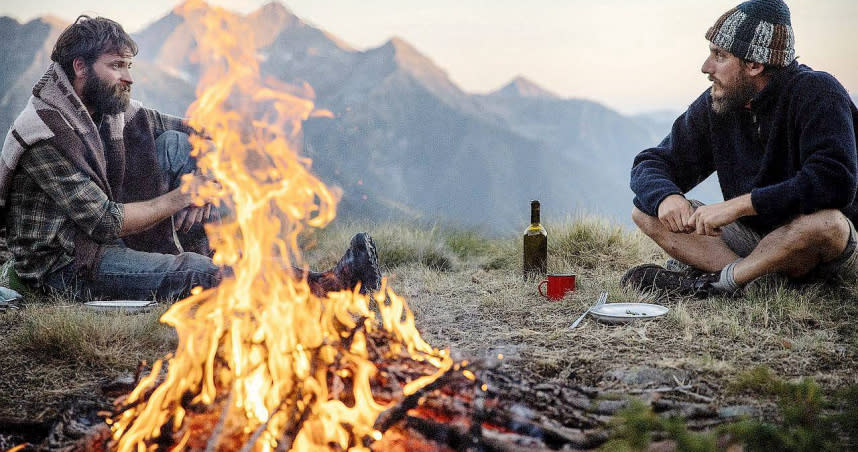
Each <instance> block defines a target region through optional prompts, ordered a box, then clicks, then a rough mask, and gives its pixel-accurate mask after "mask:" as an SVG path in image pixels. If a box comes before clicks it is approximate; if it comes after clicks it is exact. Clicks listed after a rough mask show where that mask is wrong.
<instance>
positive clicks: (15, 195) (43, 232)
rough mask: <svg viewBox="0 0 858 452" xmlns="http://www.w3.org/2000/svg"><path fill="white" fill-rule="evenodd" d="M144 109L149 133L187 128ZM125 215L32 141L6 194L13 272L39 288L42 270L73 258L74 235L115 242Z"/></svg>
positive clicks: (51, 152) (70, 166)
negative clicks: (85, 235)
mask: <svg viewBox="0 0 858 452" xmlns="http://www.w3.org/2000/svg"><path fill="white" fill-rule="evenodd" d="M143 112H144V113H145V114H146V115H147V116H148V119H149V124H150V130H151V132H152V135H153V137H158V136H159V135H161V134H162V133H163V132H164V131H166V130H179V131H182V132H189V131H190V129H189V128H188V126H187V125H186V124H185V123H184V122H183V121H182V119H181V118H178V117H175V116H170V115H166V114H162V113H159V112H157V111H155V110H151V109H147V108H144V109H143ZM129 151H133V150H129ZM124 217H125V207H124V205H123V204H121V203H118V202H114V201H112V200H110V199H108V197H107V194H105V193H104V192H103V191H102V190H101V189H100V188H99V187H98V185H96V184H95V182H93V181H92V180H91V179H90V178H89V177H88V176H86V175H85V174H83V173H82V172H80V171H79V170H78V169H77V167H76V166H75V165H74V164H73V163H72V162H70V161H69V160H68V159H67V158H65V156H63V154H62V153H61V152H60V151H59V150H57V149H55V148H54V147H53V146H52V145H49V144H47V143H45V142H42V143H37V144H36V145H34V146H33V147H31V148H30V149H28V150H27V151H26V152H25V153H24V155H22V156H21V160H20V161H19V162H18V166H17V167H16V169H15V174H14V176H13V179H12V187H11V190H10V193H9V212H8V216H7V218H6V231H7V240H8V246H9V251H11V252H12V254H13V255H14V256H15V271H16V272H17V273H18V275H19V276H20V277H21V278H22V279H23V280H24V281H26V282H27V283H29V284H32V285H33V286H36V287H38V286H39V282H40V280H41V279H42V277H43V276H44V275H46V274H48V273H52V272H54V271H57V270H59V269H61V268H63V267H65V266H66V265H69V264H71V263H72V262H73V261H74V237H75V234H77V233H79V232H80V233H84V234H87V235H88V236H89V237H90V238H92V239H93V240H94V241H95V242H97V243H111V242H114V241H116V240H117V239H118V238H119V231H120V230H121V229H122V224H123V220H124Z"/></svg>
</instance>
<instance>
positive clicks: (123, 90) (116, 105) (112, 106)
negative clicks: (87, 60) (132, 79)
mask: <svg viewBox="0 0 858 452" xmlns="http://www.w3.org/2000/svg"><path fill="white" fill-rule="evenodd" d="M82 94H83V96H82V97H83V99H81V100H83V103H84V104H85V105H86V106H88V107H90V108H92V109H93V110H94V111H95V113H96V114H97V115H115V114H117V113H121V112H123V111H125V109H126V108H128V103H129V102H131V87H130V86H128V85H125V84H124V83H122V82H116V84H115V85H111V84H110V82H108V81H106V80H102V79H101V77H99V76H98V75H96V74H95V71H93V70H90V71H89V75H88V76H87V78H86V81H85V82H84V84H83V93H82Z"/></svg>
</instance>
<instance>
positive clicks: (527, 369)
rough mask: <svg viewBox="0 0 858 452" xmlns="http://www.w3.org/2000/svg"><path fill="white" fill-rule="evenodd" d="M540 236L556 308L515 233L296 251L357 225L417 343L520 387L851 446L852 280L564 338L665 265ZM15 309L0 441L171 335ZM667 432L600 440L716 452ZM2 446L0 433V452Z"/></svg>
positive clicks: (47, 304) (80, 312)
mask: <svg viewBox="0 0 858 452" xmlns="http://www.w3.org/2000/svg"><path fill="white" fill-rule="evenodd" d="M546 228H547V229H548V232H549V253H550V259H549V270H550V271H556V272H575V273H577V275H578V289H577V290H576V291H575V292H574V293H573V294H571V295H569V296H567V298H565V299H564V300H561V301H559V302H551V301H548V300H546V299H544V298H542V297H541V296H540V295H539V294H538V293H537V290H536V286H537V283H538V281H535V280H527V281H525V280H523V279H522V277H521V263H520V256H521V239H520V237H519V236H517V235H515V236H509V237H502V238H487V237H485V236H483V235H481V234H479V233H476V232H473V231H469V230H462V229H448V228H445V227H441V226H434V227H433V226H431V225H430V226H425V225H402V224H380V225H374V226H367V225H353V224H346V225H334V226H332V227H330V228H328V229H326V230H323V231H316V232H315V233H313V234H308V235H307V236H306V238H305V247H306V248H307V260H308V262H309V263H310V264H311V266H312V267H314V268H326V267H329V266H331V265H333V264H334V263H335V262H336V259H337V258H338V257H339V256H340V255H341V254H342V252H343V250H344V248H345V244H346V243H347V240H348V238H349V236H350V235H351V234H352V233H354V232H357V231H358V230H368V231H369V232H370V233H371V234H372V235H373V237H374V238H375V241H376V244H377V245H378V248H379V255H380V259H381V261H382V263H383V267H384V268H383V270H384V273H385V275H386V276H387V277H388V278H389V282H390V285H391V286H392V287H393V288H394V290H395V291H396V292H397V293H398V294H400V295H402V296H404V297H405V298H406V299H407V300H408V303H409V304H410V306H411V308H412V309H413V311H414V313H415V316H416V319H417V324H418V327H419V328H420V330H421V331H422V333H423V337H424V339H426V340H427V341H428V342H429V343H430V344H432V345H434V346H439V347H449V348H451V349H452V351H453V352H454V356H459V357H462V358H465V357H467V358H470V359H475V358H476V359H479V358H487V357H491V356H495V355H497V354H498V353H502V354H503V355H504V356H505V359H504V360H503V363H502V365H501V367H500V369H498V371H499V372H502V373H504V374H505V375H508V376H510V377H511V378H513V379H516V380H518V381H522V382H531V383H532V382H540V383H545V384H549V385H553V386H556V387H564V386H570V387H571V386H575V387H587V388H595V389H594V390H599V391H608V392H611V393H614V394H616V393H622V394H631V395H633V396H634V397H644V396H647V395H648V394H649V395H652V393H653V392H658V390H659V389H658V388H664V387H668V388H673V389H670V390H671V391H680V392H682V391H684V393H687V394H685V396H687V397H689V398H690V400H694V401H696V402H699V403H703V404H704V405H707V406H710V407H715V408H716V409H721V410H723V411H724V412H725V413H726V412H727V411H728V410H733V411H731V412H736V413H744V414H748V415H750V418H749V420H747V421H745V422H741V423H733V424H732V427H730V428H732V429H733V430H731V435H732V437H735V438H743V439H744V440H745V441H750V440H749V439H748V438H758V439H760V438H762V439H760V441H762V440H766V441H769V442H764V443H761V444H762V446H758V447H759V448H765V447H770V446H777V447H783V448H786V449H792V450H811V449H812V450H818V449H820V448H822V449H825V448H828V449H832V450H836V449H839V448H844V447H847V446H848V445H849V444H852V445H854V442H853V443H849V442H848V441H850V436H849V432H850V431H851V432H852V433H851V435H852V436H851V438H852V440H851V441H855V438H856V436H855V425H854V424H855V423H854V421H852V423H851V424H850V423H849V422H847V421H844V420H843V419H844V418H843V417H842V416H844V413H847V414H848V413H851V412H854V411H855V409H856V408H855V406H856V405H855V403H851V404H850V403H846V402H843V400H853V399H855V398H858V391H855V387H856V386H855V385H856V383H858V372H856V370H858V365H856V364H858V329H856V328H855V322H856V320H858V305H856V303H855V301H854V300H855V296H856V294H858V285H845V286H842V287H835V288H830V287H818V286H814V287H805V288H802V289H795V288H790V287H784V286H778V285H773V284H769V283H765V282H762V283H758V284H755V285H754V286H753V287H751V288H750V289H749V291H748V294H747V295H746V297H744V298H739V299H722V298H714V299H709V300H692V299H683V298H670V299H662V300H658V302H659V303H661V304H664V305H666V306H668V307H669V308H670V312H669V313H668V314H667V316H665V317H664V318H662V319H659V320H653V321H644V322H640V323H631V324H626V325H607V324H602V323H599V322H596V321H594V320H593V319H591V318H588V319H586V320H584V322H582V323H581V325H579V326H578V327H577V328H576V329H574V330H569V329H568V326H569V325H570V324H571V323H572V321H573V320H574V319H575V318H577V317H578V316H579V315H580V314H581V313H583V312H584V311H585V310H586V309H587V308H588V307H589V306H590V305H592V304H593V303H594V302H595V300H596V297H597V296H598V294H599V292H601V291H608V292H609V293H610V296H609V300H608V301H609V302H618V301H638V300H644V301H654V300H653V298H651V297H650V296H647V295H646V294H638V293H633V292H628V291H624V290H623V289H621V288H620V287H619V279H620V277H621V276H622V274H623V272H624V271H625V269H626V268H628V267H630V266H632V265H635V264H638V263H643V262H663V260H664V258H665V256H664V255H663V254H662V253H661V252H660V250H658V249H657V248H656V247H655V246H654V244H653V243H652V242H650V241H649V240H648V239H646V238H644V237H643V236H641V235H640V234H639V233H637V232H632V231H629V230H626V229H623V228H622V227H619V226H615V225H612V224H609V223H606V222H603V221H600V220H597V219H593V218H575V219H568V220H566V221H564V222H562V223H559V224H547V225H546ZM27 301H28V303H27V304H25V305H24V306H23V307H22V308H21V309H18V310H7V311H5V312H0V328H2V329H3V331H4V334H3V335H0V368H2V369H5V371H4V372H2V374H0V433H9V432H8V430H7V431H5V432H4V431H3V430H2V428H3V423H4V422H7V424H8V420H10V419H19V420H26V421H28V422H30V421H32V422H37V421H43V422H45V423H46V424H49V423H51V422H53V421H54V420H56V419H57V418H58V417H59V416H61V415H62V413H63V412H64V411H63V410H64V409H65V408H66V407H67V406H68V405H69V404H70V403H76V404H81V403H89V404H91V405H92V406H103V407H108V406H109V400H110V398H109V397H108V395H106V394H105V393H104V392H103V387H104V385H105V384H106V383H108V382H112V381H114V380H116V379H117V378H118V377H120V376H123V375H125V376H128V375H132V374H133V373H134V372H135V370H136V369H137V367H138V363H139V362H140V361H141V360H146V361H147V362H149V363H151V362H152V361H153V359H155V358H157V357H159V356H162V355H164V354H166V353H169V352H170V351H171V350H172V349H173V348H174V347H175V336H174V333H173V332H172V331H170V330H169V329H168V328H167V327H166V326H164V325H161V324H159V323H157V318H158V316H159V315H160V314H161V313H162V312H163V311H164V310H165V309H166V307H165V306H164V307H161V308H159V309H155V310H153V311H151V312H148V313H141V314H135V315H127V314H104V313H96V312H92V311H88V310H85V309H84V308H83V307H81V306H79V305H73V304H71V303H69V302H67V301H64V300H61V299H34V298H30V299H28V300H27ZM850 389H851V390H852V392H851V393H849V392H848V391H849V390H850ZM844 391H846V392H844ZM844 394H845V395H844ZM850 394H851V395H850ZM790 397H792V398H790ZM848 397H853V399H849V398H848ZM784 400H787V401H789V400H792V401H793V402H791V403H795V404H799V403H800V404H804V405H801V406H805V405H807V404H810V405H807V406H810V407H811V408H813V407H816V408H817V409H816V411H812V410H811V411H812V412H803V411H802V412H803V413H805V415H804V417H799V418H796V417H795V416H794V415H793V417H790V413H793V412H794V411H795V409H794V407H793V405H790V403H786V402H784ZM853 401H854V400H853ZM790 407H793V408H792V409H793V412H791V411H789V410H790V409H791V408H790ZM849 410H852V411H849ZM800 411H801V410H800ZM793 414H795V413H793ZM853 414H854V413H853ZM732 416H735V414H734V415H732ZM838 416H841V417H838ZM735 420H736V421H737V422H738V421H739V418H738V417H736V419H735ZM671 422H673V423H672V424H671ZM676 422H677V421H675V420H674V421H671V420H669V419H666V418H660V417H658V416H656V415H654V414H653V413H652V412H651V411H648V408H646V407H645V406H642V405H641V406H639V405H632V406H631V407H630V408H629V409H628V410H626V411H623V412H621V414H620V415H619V416H618V417H617V418H616V420H615V422H614V423H613V424H612V425H613V427H608V428H609V429H610V431H611V432H612V433H611V438H613V439H612V440H611V441H610V442H609V443H606V447H611V448H612V450H628V449H634V448H635V447H637V446H636V444H638V443H640V442H641V441H643V444H646V443H647V441H648V439H659V438H661V439H664V438H672V439H673V440H674V441H677V442H678V444H680V445H681V444H686V443H683V442H682V441H691V442H692V443H694V444H698V443H699V444H702V445H703V446H701V447H702V449H694V448H691V447H690V446H689V448H686V450H690V449H693V450H707V449H708V448H709V447H710V446H711V447H712V448H715V447H716V445H717V440H718V435H715V434H714V433H710V434H708V436H707V435H706V434H697V433H694V434H690V433H688V432H687V431H686V430H685V429H684V428H681V425H682V423H681V422H680V423H679V424H676ZM796 426H797V427H796ZM850 426H851V427H850ZM712 428H715V427H714V426H712ZM850 428H851V429H852V430H850ZM822 429H825V430H822ZM651 431H655V432H661V433H658V434H655V435H654V436H653V435H650V432H651ZM725 431H726V430H719V432H721V433H724V432H725ZM760 432H768V433H767V435H769V436H765V435H763V436H760V435H761V434H762V433H760ZM832 432H833V433H832ZM695 435H697V436H695ZM743 435H744V436H743ZM25 436H26V435H24V436H23V437H25ZM18 439H19V440H20V439H21V437H18ZM12 440H13V439H10V437H9V436H8V435H7V436H6V437H5V438H4V436H3V435H2V434H0V448H2V447H6V446H9V445H11V444H9V443H6V444H3V443H2V442H3V441H12ZM636 441H637V442H636ZM688 444H691V443H688ZM748 444H749V445H751V446H752V447H750V449H752V450H755V447H754V446H753V444H751V443H748ZM681 447H683V446H681Z"/></svg>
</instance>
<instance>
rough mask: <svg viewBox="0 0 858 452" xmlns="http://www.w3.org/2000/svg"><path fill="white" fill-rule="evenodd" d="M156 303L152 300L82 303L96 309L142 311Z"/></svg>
mask: <svg viewBox="0 0 858 452" xmlns="http://www.w3.org/2000/svg"><path fill="white" fill-rule="evenodd" d="M156 304H157V303H156V302H154V301H152V300H107V301H90V302H88V303H84V304H83V305H84V306H86V307H88V308H90V309H95V310H97V311H126V312H134V311H144V310H148V309H151V308H152V307H153V306H155V305H156Z"/></svg>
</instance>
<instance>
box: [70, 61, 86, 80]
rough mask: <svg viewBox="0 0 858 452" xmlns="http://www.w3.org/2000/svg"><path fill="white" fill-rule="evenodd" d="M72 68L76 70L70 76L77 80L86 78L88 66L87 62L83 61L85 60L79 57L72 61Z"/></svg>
mask: <svg viewBox="0 0 858 452" xmlns="http://www.w3.org/2000/svg"><path fill="white" fill-rule="evenodd" d="M72 68H73V69H74V74H69V75H74V78H75V79H77V78H83V77H85V76H86V73H87V65H86V62H85V61H83V58H81V57H77V58H75V59H74V60H72Z"/></svg>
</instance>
